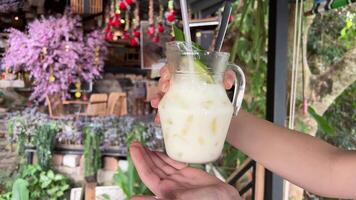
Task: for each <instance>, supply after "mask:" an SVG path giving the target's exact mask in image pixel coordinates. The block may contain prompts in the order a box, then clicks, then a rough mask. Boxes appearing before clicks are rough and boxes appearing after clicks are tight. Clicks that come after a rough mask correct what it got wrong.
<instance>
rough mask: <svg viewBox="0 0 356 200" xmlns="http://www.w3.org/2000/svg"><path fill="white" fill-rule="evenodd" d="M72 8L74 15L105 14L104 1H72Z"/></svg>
mask: <svg viewBox="0 0 356 200" xmlns="http://www.w3.org/2000/svg"><path fill="white" fill-rule="evenodd" d="M70 7H71V9H72V12H73V13H77V14H97V13H101V12H103V0H71V1H70Z"/></svg>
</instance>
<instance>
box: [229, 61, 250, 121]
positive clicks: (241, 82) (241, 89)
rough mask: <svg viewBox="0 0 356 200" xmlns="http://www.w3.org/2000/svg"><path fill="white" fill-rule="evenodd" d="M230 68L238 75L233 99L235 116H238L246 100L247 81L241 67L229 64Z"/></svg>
mask: <svg viewBox="0 0 356 200" xmlns="http://www.w3.org/2000/svg"><path fill="white" fill-rule="evenodd" d="M228 68H229V69H231V70H233V71H234V72H235V74H236V79H235V83H234V85H235V89H234V97H233V99H232V105H233V107H234V113H233V115H237V113H238V112H239V110H240V108H241V104H242V100H243V98H244V93H245V85H246V80H245V75H244V73H243V71H242V69H241V68H240V67H239V66H237V65H235V64H229V65H228Z"/></svg>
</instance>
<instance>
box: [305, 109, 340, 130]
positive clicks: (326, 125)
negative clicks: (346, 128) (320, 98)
mask: <svg viewBox="0 0 356 200" xmlns="http://www.w3.org/2000/svg"><path fill="white" fill-rule="evenodd" d="M308 113H309V114H310V115H311V116H312V117H313V118H314V119H315V121H316V122H317V123H318V127H319V128H320V129H321V130H322V131H323V132H324V133H326V134H329V135H335V130H334V128H333V127H331V126H330V124H329V122H328V121H327V120H326V119H325V118H324V117H323V116H321V115H319V114H318V113H316V112H315V110H314V108H312V107H310V106H309V107H308Z"/></svg>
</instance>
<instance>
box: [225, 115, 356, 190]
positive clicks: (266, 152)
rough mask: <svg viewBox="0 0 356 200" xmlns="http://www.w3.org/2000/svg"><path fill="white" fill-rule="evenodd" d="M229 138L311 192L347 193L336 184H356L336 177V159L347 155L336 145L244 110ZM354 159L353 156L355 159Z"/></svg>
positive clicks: (274, 170) (261, 161) (230, 141)
mask: <svg viewBox="0 0 356 200" xmlns="http://www.w3.org/2000/svg"><path fill="white" fill-rule="evenodd" d="M227 140H228V142H229V143H231V144H232V145H233V146H235V147H236V148H238V149H240V150H241V151H242V152H244V153H246V154H247V155H248V156H250V157H251V158H253V159H254V160H256V161H257V162H259V163H261V164H262V165H263V166H265V167H266V168H268V169H270V170H271V171H273V172H275V173H277V174H279V175H281V176H282V177H284V178H286V179H287V180H290V181H291V182H293V183H295V184H297V185H299V186H301V187H303V188H305V189H307V190H309V191H311V192H315V193H318V194H321V195H327V196H334V195H338V196H340V195H343V196H344V195H345V194H341V193H340V192H337V193H335V191H336V190H335V189H336V188H335V184H338V185H340V186H341V187H347V186H345V185H344V184H345V183H350V184H354V185H355V184H356V182H355V181H352V180H349V182H347V181H346V180H345V182H344V180H340V178H339V177H338V176H337V173H338V172H335V163H334V161H335V159H336V158H337V156H338V155H342V156H345V154H344V153H340V150H339V149H337V148H336V147H333V146H332V145H329V144H327V143H325V142H323V141H322V140H319V139H316V138H313V137H311V136H309V135H306V134H302V133H299V132H296V131H292V130H289V129H286V128H282V127H278V126H276V125H274V124H273V123H270V122H268V121H266V120H262V119H258V118H256V117H254V116H253V115H251V114H248V113H246V112H244V111H240V112H239V115H238V116H237V117H234V118H233V119H232V122H231V126H230V130H229V133H228V136H227ZM349 156H351V157H352V155H349ZM353 156H354V154H353ZM353 158H354V157H353ZM353 158H350V160H352V162H354V159H353ZM338 166H339V165H338ZM338 170H341V169H338ZM355 179H356V177H354V179H353V180H355ZM335 181H340V183H335ZM341 182H342V183H341ZM336 186H337V185H336ZM349 197H350V196H349Z"/></svg>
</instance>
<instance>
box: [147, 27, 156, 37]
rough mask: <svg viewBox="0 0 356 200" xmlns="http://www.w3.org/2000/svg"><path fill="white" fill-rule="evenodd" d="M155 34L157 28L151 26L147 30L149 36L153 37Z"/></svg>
mask: <svg viewBox="0 0 356 200" xmlns="http://www.w3.org/2000/svg"><path fill="white" fill-rule="evenodd" d="M154 33H155V27H154V25H153V24H151V25H150V26H149V27H148V28H147V35H149V36H152V35H153V34H154Z"/></svg>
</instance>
